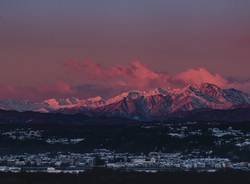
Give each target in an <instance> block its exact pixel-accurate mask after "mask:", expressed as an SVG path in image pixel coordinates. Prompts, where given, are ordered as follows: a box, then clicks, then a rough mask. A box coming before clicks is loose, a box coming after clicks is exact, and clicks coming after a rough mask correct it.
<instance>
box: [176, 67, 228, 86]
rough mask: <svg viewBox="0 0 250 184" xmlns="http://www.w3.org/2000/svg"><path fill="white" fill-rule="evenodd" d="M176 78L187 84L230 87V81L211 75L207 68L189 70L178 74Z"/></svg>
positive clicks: (217, 75)
mask: <svg viewBox="0 0 250 184" xmlns="http://www.w3.org/2000/svg"><path fill="white" fill-rule="evenodd" d="M175 78H176V79H177V80H180V81H183V82H184V83H186V84H201V83H212V84H216V85H218V86H220V87H226V86H227V85H228V81H227V80H226V79H224V78H223V77H222V76H221V75H219V74H213V73H210V72H209V71H208V70H206V69H205V68H197V69H189V70H187V71H185V72H182V73H179V74H177V75H176V77H175Z"/></svg>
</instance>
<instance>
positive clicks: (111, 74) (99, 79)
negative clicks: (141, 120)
mask: <svg viewBox="0 0 250 184" xmlns="http://www.w3.org/2000/svg"><path fill="white" fill-rule="evenodd" d="M65 66H66V68H67V69H68V70H70V71H71V74H73V75H76V76H78V77H79V74H80V75H81V77H82V81H81V82H83V83H88V82H90V83H95V84H103V83H105V85H107V86H110V87H111V88H119V87H126V88H133V89H149V88H153V87H156V86H158V87H166V86H167V85H168V82H169V81H168V80H169V76H168V75H166V74H163V73H159V72H155V71H152V70H151V69H149V67H147V66H146V65H144V64H142V63H141V62H139V61H135V62H132V63H131V64H130V65H128V66H121V65H118V66H112V67H103V66H102V65H99V64H96V63H93V62H91V61H85V62H76V61H69V62H67V63H66V64H65Z"/></svg>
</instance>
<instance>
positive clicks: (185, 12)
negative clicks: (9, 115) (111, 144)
mask: <svg viewBox="0 0 250 184" xmlns="http://www.w3.org/2000/svg"><path fill="white" fill-rule="evenodd" d="M249 9H250V1H229V0H209V1H201V0H188V1H187V0H167V1H166V0H126V1H124V0H109V1H97V0H84V1H68V0H60V1H59V0H53V1H51V0H43V1H29V0H24V1H17V0H13V1H9V0H1V1H0V98H2V99H3V98H28V99H41V98H42V99H43V98H48V97H53V96H56V97H64V96H69V95H76V96H81V97H88V96H95V95H103V96H110V95H113V94H116V93H118V92H121V91H123V90H129V89H132V88H133V89H134V88H135V89H144V88H145V89H147V88H153V87H168V86H169V85H170V86H172V85H173V86H180V85H183V84H184V83H197V82H198V83H200V82H203V81H207V82H213V83H216V84H218V85H221V86H223V87H237V88H239V89H242V90H244V91H246V92H250V87H249V83H250V82H249V81H250V74H249V69H250V24H249V20H250V11H249ZM135 61H137V62H135Z"/></svg>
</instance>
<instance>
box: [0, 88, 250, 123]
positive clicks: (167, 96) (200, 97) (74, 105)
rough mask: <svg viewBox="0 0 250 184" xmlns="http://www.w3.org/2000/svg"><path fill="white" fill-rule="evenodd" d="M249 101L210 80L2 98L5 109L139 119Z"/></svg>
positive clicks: (249, 102) (243, 96) (239, 105)
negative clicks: (107, 93) (108, 92)
mask: <svg viewBox="0 0 250 184" xmlns="http://www.w3.org/2000/svg"><path fill="white" fill-rule="evenodd" d="M248 105H250V98H249V95H248V94H246V93H243V92H241V91H239V90H236V89H222V88H220V87H218V86H216V85H214V84H209V83H204V84H201V85H188V86H186V87H184V88H183V89H180V90H172V89H161V88H157V89H154V90H150V91H129V92H125V93H122V94H120V95H118V96H115V97H112V98H110V99H107V100H104V99H103V98H102V97H100V96H97V97H94V98H89V99H78V98H75V97H71V98H65V99H48V100H45V101H43V102H40V103H32V102H29V101H16V100H2V101H0V109H2V110H16V111H20V112H23V111H38V112H47V113H48V112H60V113H88V114H94V115H107V116H120V117H129V118H135V119H137V118H139V119H150V118H153V117H165V116H167V115H168V114H171V113H178V112H187V111H193V110H197V109H232V108H235V107H241V106H248Z"/></svg>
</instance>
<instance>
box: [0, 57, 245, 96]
mask: <svg viewBox="0 0 250 184" xmlns="http://www.w3.org/2000/svg"><path fill="white" fill-rule="evenodd" d="M63 69H64V70H65V79H66V80H60V81H58V82H56V83H53V84H49V85H48V84H46V85H37V86H32V87H26V86H11V85H8V86H4V85H2V86H0V98H1V99H7V98H14V99H29V100H37V99H46V98H51V97H57V98H60V97H69V96H76V97H84V98H86V97H93V96H97V95H99V96H103V97H104V98H105V97H106V98H108V97H110V96H113V95H116V94H118V93H121V92H123V91H127V90H149V89H154V88H169V87H170V88H179V87H183V86H185V85H188V84H197V85H199V84H201V83H212V84H215V85H218V86H220V87H223V88H237V89H240V90H243V91H245V92H250V81H249V80H245V81H240V80H232V79H227V78H225V77H223V76H221V75H220V74H218V73H212V72H210V71H208V70H207V69H205V68H202V67H200V68H192V69H189V70H186V71H183V72H180V73H177V74H175V75H170V74H168V73H166V72H159V71H154V70H153V69H151V68H150V67H149V66H147V65H145V64H143V63H142V62H140V61H134V62H131V63H130V64H129V65H127V66H123V65H115V66H103V65H100V64H97V63H95V62H93V61H91V60H86V61H83V62H80V61H75V60H70V61H67V62H66V63H64V66H63ZM162 70H167V69H165V68H163V69H162ZM169 70H171V69H169Z"/></svg>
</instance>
